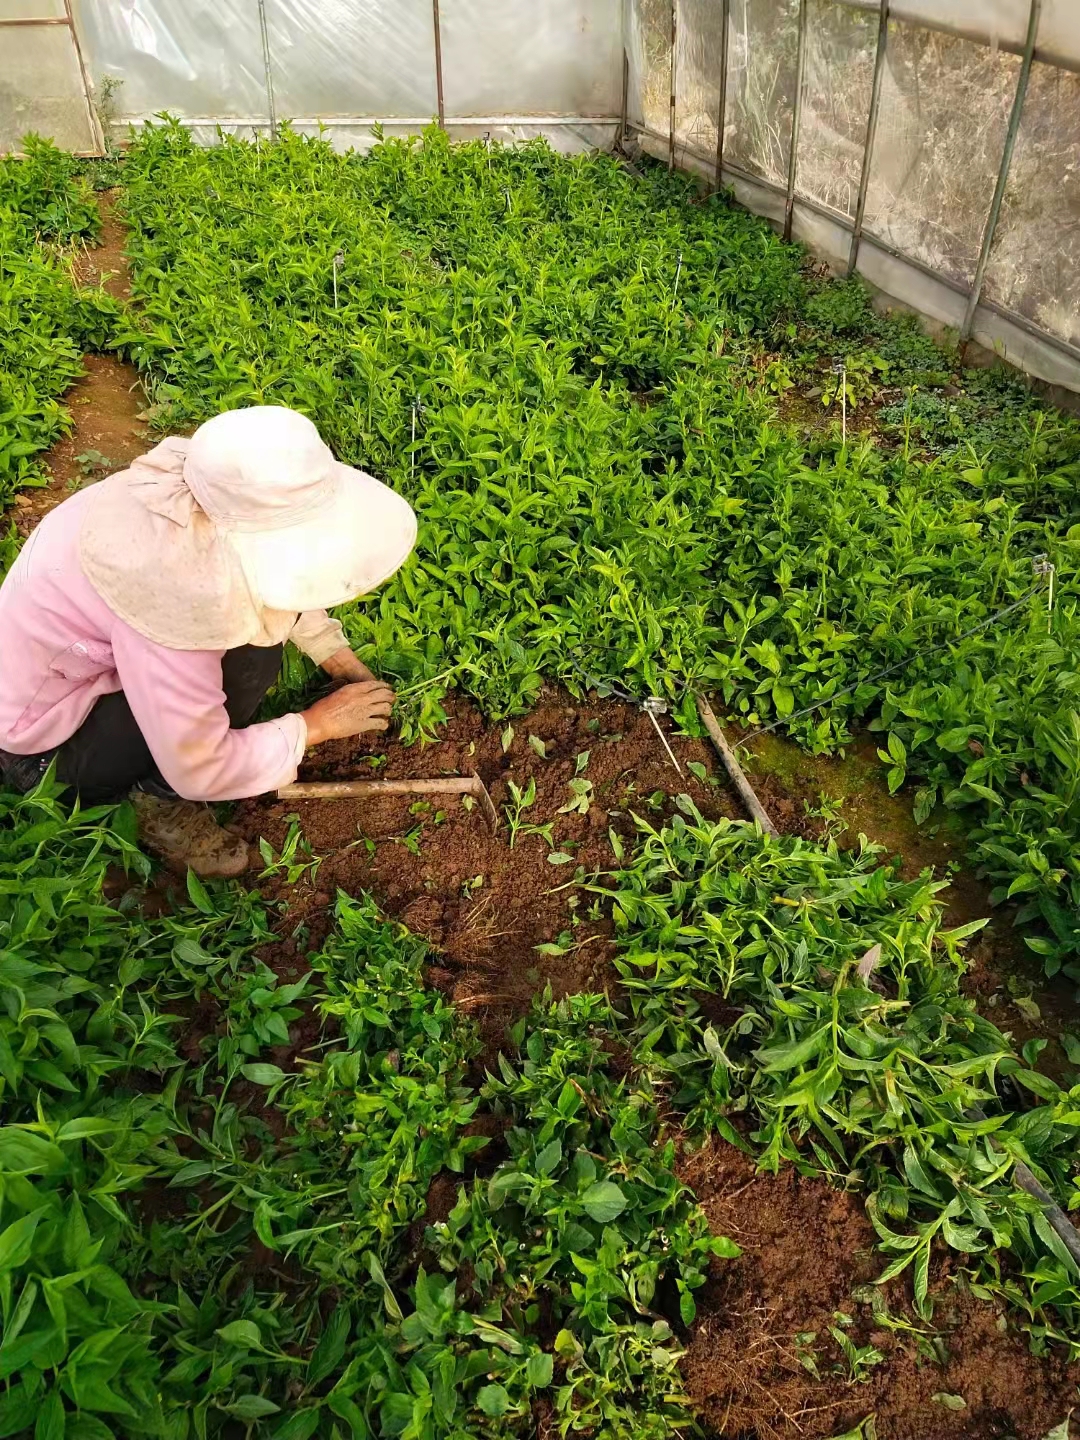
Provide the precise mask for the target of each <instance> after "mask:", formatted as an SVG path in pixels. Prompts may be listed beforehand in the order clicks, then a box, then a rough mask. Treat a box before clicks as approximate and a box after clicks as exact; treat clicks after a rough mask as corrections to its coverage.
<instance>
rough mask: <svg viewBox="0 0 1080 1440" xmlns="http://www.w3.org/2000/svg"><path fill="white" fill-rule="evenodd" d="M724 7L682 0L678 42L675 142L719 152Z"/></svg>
mask: <svg viewBox="0 0 1080 1440" xmlns="http://www.w3.org/2000/svg"><path fill="white" fill-rule="evenodd" d="M723 13H724V12H723V9H722V8H721V6H719V5H718V4H717V3H716V0H679V11H678V26H677V29H676V46H675V146H676V158H678V156H679V153H680V152H682V151H692V152H693V153H694V154H697V155H702V156H713V155H715V154H716V122H717V117H718V116H719V114H720V56H721V53H722V50H723V43H724V36H723Z"/></svg>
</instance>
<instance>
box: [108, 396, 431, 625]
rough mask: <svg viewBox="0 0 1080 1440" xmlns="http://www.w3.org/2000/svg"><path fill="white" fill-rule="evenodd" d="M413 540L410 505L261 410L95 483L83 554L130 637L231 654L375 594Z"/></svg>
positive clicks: (274, 409) (312, 433)
mask: <svg viewBox="0 0 1080 1440" xmlns="http://www.w3.org/2000/svg"><path fill="white" fill-rule="evenodd" d="M415 543H416V516H415V515H414V513H413V511H412V508H411V506H410V505H409V504H408V503H407V501H405V500H404V499H403V498H402V497H401V496H400V495H398V494H396V493H395V492H394V491H393V490H391V489H390V488H389V487H388V486H386V485H383V484H382V483H381V482H380V481H378V480H376V479H375V478H374V477H373V476H371V475H366V474H365V473H364V472H363V471H362V470H354V469H352V468H351V467H350V466H348V465H342V464H341V463H340V462H339V461H337V460H335V458H334V456H333V454H332V452H331V450H330V448H329V446H327V445H326V444H325V442H324V441H323V440H322V438H321V437H320V435H319V432H318V430H317V429H316V428H315V426H314V425H313V424H312V422H311V421H310V420H308V419H307V418H306V417H305V416H303V415H300V414H299V413H298V412H297V411H295V410H288V409H285V408H284V407H283V406H277V405H260V406H252V407H250V408H249V409H244V410H228V411H226V412H224V413H223V414H221V415H217V416H215V417H214V419H212V420H208V421H207V422H206V424H205V425H201V426H200V427H199V429H198V430H196V432H195V434H194V435H193V436H192V438H191V439H190V440H182V439H178V438H176V437H173V438H170V439H168V440H165V441H163V442H162V443H161V444H160V445H158V446H157V447H155V449H154V450H152V451H151V452H150V453H149V454H147V455H144V456H142V457H140V459H139V460H137V461H135V462H133V464H132V465H131V467H130V468H129V469H128V470H125V471H121V472H120V474H118V475H113V476H110V477H109V479H107V480H104V481H102V482H101V484H100V485H98V486H95V487H94V493H93V494H92V496H91V497H90V498H89V500H88V504H87V513H86V517H85V519H84V521H83V525H82V529H81V535H80V558H81V561H82V565H83V570H84V572H85V573H86V575H87V578H88V579H89V580H90V583H91V584H92V585H93V586H94V588H95V589H96V590H97V591H98V593H99V594H100V595H101V597H102V598H103V599H104V600H105V601H106V603H107V604H108V605H109V606H110V607H111V608H112V609H113V610H114V611H115V612H116V613H117V614H118V615H120V617H121V618H122V619H124V620H126V621H127V622H128V623H129V624H130V625H131V626H132V627H133V628H134V629H136V630H138V631H140V633H142V634H144V635H147V636H148V637H149V638H151V639H153V640H156V641H158V643H160V644H164V645H169V646H172V647H174V648H190V649H219V648H223V649H231V648H233V647H234V646H236V645H242V644H268V643H271V642H272V641H273V640H275V639H280V638H282V635H281V632H282V631H283V630H285V631H286V633H287V628H288V626H287V624H286V620H287V619H288V617H289V616H290V615H291V616H293V617H295V615H296V614H297V613H298V612H302V611H305V610H323V609H326V608H328V607H329V606H332V605H340V604H342V603H343V602H345V601H346V600H352V599H354V598H355V597H357V596H359V595H364V594H367V593H368V592H369V591H371V590H374V589H375V588H376V587H377V586H379V585H381V584H382V583H383V582H384V581H385V580H387V579H389V577H390V576H391V575H393V573H394V572H395V571H396V570H397V569H398V568H399V567H400V566H401V565H402V564H403V562H404V561H405V560H406V559H407V557H408V555H409V553H410V551H411V550H412V548H413V546H414V544H415Z"/></svg>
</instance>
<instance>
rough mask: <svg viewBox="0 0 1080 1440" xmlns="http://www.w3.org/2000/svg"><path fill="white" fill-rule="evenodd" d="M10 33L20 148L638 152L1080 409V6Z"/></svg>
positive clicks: (257, 22)
mask: <svg viewBox="0 0 1080 1440" xmlns="http://www.w3.org/2000/svg"><path fill="white" fill-rule="evenodd" d="M45 35H47V36H48V37H49V38H48V39H47V40H43V39H42V37H43V36H45ZM0 37H2V39H0V51H2V54H0V144H3V145H4V146H6V147H7V148H9V149H10V148H15V147H17V143H18V139H19V137H20V135H21V134H22V133H23V132H24V131H25V130H28V129H37V130H39V131H41V132H42V133H46V134H53V135H54V136H55V138H56V139H57V140H58V142H59V143H62V144H65V145H67V146H68V147H69V148H71V149H74V150H77V151H82V152H84V153H95V152H100V150H101V149H102V146H103V143H104V141H105V132H106V131H111V133H112V135H114V136H118V135H122V134H124V133H126V131H127V128H128V126H129V125H130V124H139V123H140V122H142V121H144V120H146V119H147V118H149V117H150V116H152V115H154V114H156V113H160V112H161V111H165V110H168V111H169V112H170V113H173V114H176V115H178V116H179V117H180V118H181V119H182V120H183V121H184V122H185V123H186V124H188V125H189V126H190V127H191V128H192V130H193V131H194V133H196V135H197V136H198V137H199V138H200V139H202V140H205V141H206V142H208V143H210V142H212V141H213V140H214V139H215V138H216V133H217V131H218V130H219V129H221V130H224V131H226V132H232V133H256V134H267V135H270V136H274V135H276V133H277V130H278V127H279V125H280V123H281V122H282V121H283V120H284V119H285V118H286V117H288V118H289V120H290V122H291V123H292V124H293V125H294V126H295V127H296V128H297V129H298V130H301V131H305V132H317V131H320V130H321V131H323V132H325V133H326V135H327V137H328V138H329V139H330V141H331V143H333V144H335V145H336V146H338V147H341V148H344V147H347V146H350V145H353V146H356V147H357V148H365V147H367V146H368V145H370V144H371V143H372V141H373V138H374V136H375V135H376V134H377V133H385V134H387V135H400V134H411V133H417V132H419V131H420V130H421V129H422V128H423V126H424V125H426V124H429V123H431V121H432V119H437V121H438V122H439V123H440V124H441V125H443V126H444V127H445V128H446V129H447V130H448V131H449V132H450V133H451V134H452V135H454V136H455V137H460V138H468V137H471V136H483V135H488V136H490V137H491V138H493V139H496V140H507V141H515V140H521V139H526V138H529V137H531V136H534V135H543V136H546V137H547V138H548V139H549V140H550V141H551V143H552V144H554V145H556V146H557V147H558V148H560V149H564V150H577V149H584V148H593V147H607V148H610V147H611V146H612V145H616V144H623V145H626V144H631V145H633V144H634V143H636V144H637V145H639V146H640V147H641V148H642V149H643V150H645V151H647V152H649V153H651V154H652V155H653V156H655V157H657V158H658V159H660V160H662V161H664V162H666V163H667V164H668V165H669V166H672V167H678V168H680V169H687V170H692V171H695V172H697V173H698V174H700V175H702V176H703V177H704V178H705V180H706V181H707V182H708V183H709V184H710V186H719V185H725V186H730V187H731V188H732V190H733V191H734V193H735V196H736V198H737V199H738V200H739V201H740V202H741V203H742V204H744V205H746V206H747V207H748V208H749V209H751V210H753V211H755V212H757V213H759V214H762V215H764V216H767V217H768V218H769V219H770V220H771V221H772V222H774V223H775V224H776V225H777V226H778V228H780V229H782V231H783V233H784V235H785V236H786V237H788V238H793V239H796V240H801V241H803V242H805V243H806V244H807V245H808V246H809V248H810V249H811V251H812V252H814V253H815V254H817V255H819V256H821V257H822V258H824V259H825V260H827V261H828V263H829V264H830V266H831V267H832V268H833V269H834V270H835V271H836V272H838V273H840V274H845V273H846V274H853V273H856V272H857V273H859V274H860V275H862V276H863V277H864V278H865V279H866V281H867V282H868V283H870V284H871V286H872V287H874V288H875V289H876V290H878V291H879V292H881V293H882V294H883V295H884V296H886V297H890V298H891V299H893V300H895V301H897V302H900V303H902V304H904V305H907V306H910V307H911V308H913V309H915V310H917V311H918V312H920V313H921V314H923V315H924V316H926V317H928V318H929V319H930V320H932V321H934V322H937V323H938V324H940V325H943V326H945V327H948V328H949V330H951V331H953V332H955V334H956V335H957V336H958V337H959V339H960V340H961V341H967V340H969V339H970V340H974V341H976V342H978V344H980V345H982V346H983V347H985V348H986V349H988V350H990V351H993V352H996V353H998V354H999V355H1002V356H1003V357H1004V358H1006V359H1007V360H1009V361H1010V362H1011V363H1013V364H1015V365H1018V366H1019V367H1021V368H1023V369H1025V370H1027V371H1028V372H1029V373H1031V374H1033V375H1035V376H1037V377H1039V378H1040V379H1042V380H1044V381H1048V382H1050V383H1052V384H1056V385H1059V386H1063V387H1066V388H1067V389H1069V390H1072V391H1076V392H1080V7H1077V6H1075V5H1074V4H1072V3H1070V0H542V3H535V0H534V3H533V4H531V5H529V4H526V3H525V0H399V3H397V4H395V5H394V6H392V7H391V6H388V5H387V4H386V0H327V3H319V0H223V3H218V4H212V3H210V0H192V3H190V4H187V5H185V6H183V7H182V8H181V7H180V6H178V5H177V4H176V3H175V0H0ZM46 52H48V53H46ZM109 82H112V83H111V84H110V83H109ZM112 86H115V87H116V89H115V94H112V95H111V96H110V94H109V91H110V90H111V89H112ZM95 94H96V96H97V103H96V104H95V103H94V100H95ZM103 97H104V98H106V99H107V102H108V103H106V104H103V103H102V100H103ZM103 121H104V123H103Z"/></svg>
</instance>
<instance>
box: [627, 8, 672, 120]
mask: <svg viewBox="0 0 1080 1440" xmlns="http://www.w3.org/2000/svg"><path fill="white" fill-rule="evenodd" d="M631 7H632V8H631V17H630V25H629V27H628V28H629V34H628V51H629V56H630V97H631V103H630V116H631V119H633V120H635V121H636V122H637V123H638V124H641V125H644V126H645V128H646V129H648V130H655V131H656V133H657V134H658V135H665V136H666V135H667V132H668V118H669V115H670V102H671V0H631Z"/></svg>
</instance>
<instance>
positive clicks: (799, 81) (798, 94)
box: [784, 0, 807, 240]
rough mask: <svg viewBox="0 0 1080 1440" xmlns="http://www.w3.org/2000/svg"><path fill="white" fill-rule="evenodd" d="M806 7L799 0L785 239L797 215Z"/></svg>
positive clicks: (789, 237) (804, 0)
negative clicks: (796, 184) (797, 44)
mask: <svg viewBox="0 0 1080 1440" xmlns="http://www.w3.org/2000/svg"><path fill="white" fill-rule="evenodd" d="M806 8H807V0H799V47H798V51H797V52H796V56H795V100H794V103H793V104H792V107H791V149H790V151H789V153H788V162H787V197H786V201H785V204H784V239H785V240H790V239H791V222H792V220H793V219H794V216H795V168H796V165H797V163H798V153H799V125H800V123H801V121H802V92H803V76H804V72H805V70H806Z"/></svg>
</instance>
